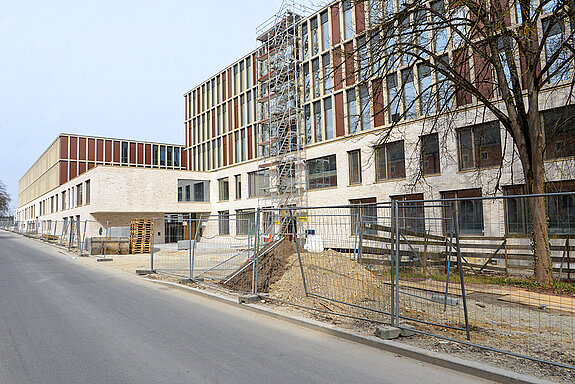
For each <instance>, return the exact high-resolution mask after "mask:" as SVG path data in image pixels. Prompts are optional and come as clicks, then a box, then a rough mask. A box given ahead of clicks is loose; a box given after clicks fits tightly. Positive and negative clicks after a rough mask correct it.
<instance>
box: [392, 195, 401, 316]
mask: <svg viewBox="0 0 575 384" xmlns="http://www.w3.org/2000/svg"><path fill="white" fill-rule="evenodd" d="M393 212H394V215H395V220H394V226H395V326H396V327H397V326H399V263H400V262H401V255H400V240H399V202H398V201H396V202H395V204H394V208H393Z"/></svg>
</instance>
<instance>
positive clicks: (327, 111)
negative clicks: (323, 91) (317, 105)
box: [323, 97, 333, 140]
mask: <svg viewBox="0 0 575 384" xmlns="http://www.w3.org/2000/svg"><path fill="white" fill-rule="evenodd" d="M323 105H324V115H325V138H326V140H328V139H333V115H332V106H331V98H330V97H328V98H327V99H325V100H324V101H323Z"/></svg>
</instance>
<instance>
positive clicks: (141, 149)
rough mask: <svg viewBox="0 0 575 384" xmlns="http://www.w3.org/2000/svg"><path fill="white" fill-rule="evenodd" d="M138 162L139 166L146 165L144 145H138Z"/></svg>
mask: <svg viewBox="0 0 575 384" xmlns="http://www.w3.org/2000/svg"><path fill="white" fill-rule="evenodd" d="M136 154H137V158H138V159H137V160H138V164H140V165H144V143H138V151H137V152H136Z"/></svg>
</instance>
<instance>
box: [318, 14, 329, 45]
mask: <svg viewBox="0 0 575 384" xmlns="http://www.w3.org/2000/svg"><path fill="white" fill-rule="evenodd" d="M320 19H321V41H322V46H321V49H322V50H324V51H325V50H326V49H328V48H329V22H328V16H327V12H324V13H322V14H321V15H320Z"/></svg>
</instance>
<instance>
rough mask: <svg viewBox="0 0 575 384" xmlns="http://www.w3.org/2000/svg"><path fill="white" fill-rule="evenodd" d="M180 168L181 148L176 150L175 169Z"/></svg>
mask: <svg viewBox="0 0 575 384" xmlns="http://www.w3.org/2000/svg"><path fill="white" fill-rule="evenodd" d="M179 166H180V148H174V167H179Z"/></svg>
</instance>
